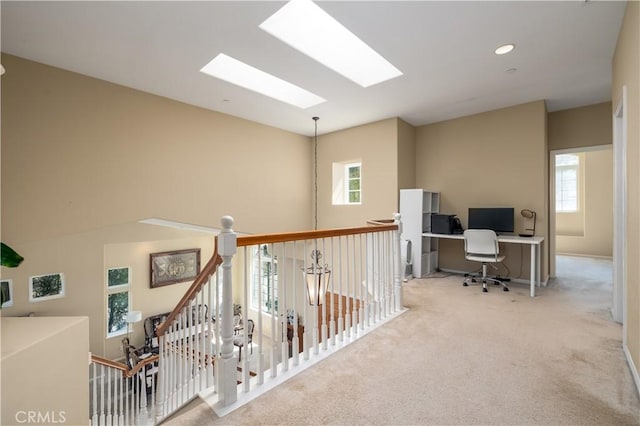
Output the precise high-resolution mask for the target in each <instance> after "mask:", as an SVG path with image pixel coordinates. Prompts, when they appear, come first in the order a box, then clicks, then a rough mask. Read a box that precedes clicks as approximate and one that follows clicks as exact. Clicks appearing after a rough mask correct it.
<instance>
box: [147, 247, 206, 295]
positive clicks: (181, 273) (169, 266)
mask: <svg viewBox="0 0 640 426" xmlns="http://www.w3.org/2000/svg"><path fill="white" fill-rule="evenodd" d="M199 273H200V249H186V250H176V251H166V252H162V253H151V283H150V286H151V288H156V287H162V286H165V285H169V284H176V283H182V282H185V281H192V280H193V279H194V278H195V277H196V276H198V274H199Z"/></svg>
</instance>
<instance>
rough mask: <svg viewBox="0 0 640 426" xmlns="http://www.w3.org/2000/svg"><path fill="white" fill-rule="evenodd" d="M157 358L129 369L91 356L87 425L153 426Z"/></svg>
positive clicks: (117, 363) (114, 362)
mask: <svg viewBox="0 0 640 426" xmlns="http://www.w3.org/2000/svg"><path fill="white" fill-rule="evenodd" d="M157 362H158V356H157V355H153V356H150V357H147V358H145V359H144V360H142V361H140V362H139V363H138V364H137V365H135V366H133V367H132V368H129V367H128V366H127V365H125V364H122V363H119V362H116V361H112V360H109V359H106V358H102V357H100V356H97V355H93V354H92V355H91V364H90V366H89V375H90V377H91V380H90V382H89V404H90V405H89V414H90V415H91V418H90V424H91V425H93V426H99V425H134V424H135V425H145V424H153V422H154V418H153V412H154V409H155V407H154V405H155V402H154V401H155V386H156V379H155V374H153V373H152V374H147V372H150V371H155V370H157V367H156V363H157Z"/></svg>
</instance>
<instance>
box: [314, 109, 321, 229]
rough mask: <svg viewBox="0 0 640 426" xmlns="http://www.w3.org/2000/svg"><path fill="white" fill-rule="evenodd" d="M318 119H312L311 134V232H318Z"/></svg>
mask: <svg viewBox="0 0 640 426" xmlns="http://www.w3.org/2000/svg"><path fill="white" fill-rule="evenodd" d="M319 119H320V117H313V121H314V122H315V130H314V134H313V167H314V169H313V172H314V174H313V197H314V199H313V209H314V217H313V230H314V231H317V230H318V120H319Z"/></svg>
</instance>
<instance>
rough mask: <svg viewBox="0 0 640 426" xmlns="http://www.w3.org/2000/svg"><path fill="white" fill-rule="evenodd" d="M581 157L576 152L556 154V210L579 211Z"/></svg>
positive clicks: (565, 211) (564, 211)
mask: <svg viewBox="0 0 640 426" xmlns="http://www.w3.org/2000/svg"><path fill="white" fill-rule="evenodd" d="M579 167H580V157H579V156H578V155H575V154H559V155H556V211H557V212H563V213H573V212H577V211H578V205H579V204H578V201H579V200H578V182H579V176H578V173H579Z"/></svg>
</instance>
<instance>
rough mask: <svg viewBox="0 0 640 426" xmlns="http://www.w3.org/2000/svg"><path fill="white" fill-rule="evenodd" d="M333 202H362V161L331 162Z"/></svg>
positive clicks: (336, 203) (335, 203)
mask: <svg viewBox="0 0 640 426" xmlns="http://www.w3.org/2000/svg"><path fill="white" fill-rule="evenodd" d="M332 198H333V204H334V205H338V204H361V203H362V163H361V162H360V161H351V162H346V163H333V197H332Z"/></svg>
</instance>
